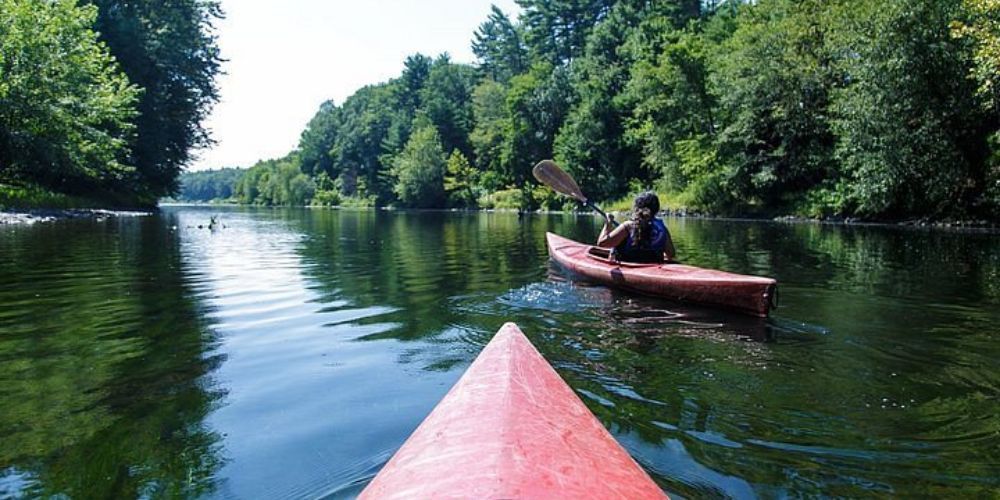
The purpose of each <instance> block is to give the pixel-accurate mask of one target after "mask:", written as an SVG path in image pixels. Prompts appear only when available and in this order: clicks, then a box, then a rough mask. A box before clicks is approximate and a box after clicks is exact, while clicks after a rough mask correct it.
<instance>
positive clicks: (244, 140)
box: [188, 0, 520, 170]
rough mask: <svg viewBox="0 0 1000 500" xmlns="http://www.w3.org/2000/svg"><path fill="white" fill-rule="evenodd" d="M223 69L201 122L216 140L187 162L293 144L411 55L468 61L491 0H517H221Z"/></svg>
mask: <svg viewBox="0 0 1000 500" xmlns="http://www.w3.org/2000/svg"><path fill="white" fill-rule="evenodd" d="M221 3H222V9H223V10H224V11H225V14H226V18H225V19H223V20H221V21H219V22H218V23H217V26H216V28H217V30H216V34H217V35H218V37H219V47H220V48H221V50H222V57H223V58H225V59H227V62H226V63H224V64H223V71H225V74H223V75H220V76H219V77H218V85H219V91H220V95H221V101H220V102H219V103H218V104H216V105H215V108H214V109H213V111H212V113H211V115H210V116H209V118H208V120H207V121H206V122H205V126H206V127H207V128H208V129H210V130H211V131H212V137H213V138H214V139H215V140H216V142H217V144H216V145H215V146H214V147H212V148H209V149H204V150H200V151H198V152H196V154H197V157H198V158H197V159H196V160H195V161H194V162H192V164H191V165H190V166H189V167H188V170H205V169H210V168H221V167H235V166H240V167H248V166H250V165H252V164H253V163H255V162H256V161H257V160H260V159H267V158H277V157H280V156H284V155H285V154H286V153H288V152H289V151H291V150H292V149H293V148H294V147H295V146H296V145H297V144H298V140H299V134H300V133H301V132H302V130H303V129H304V128H305V125H306V123H307V122H308V121H309V119H310V118H312V116H313V115H314V114H315V113H316V110H317V109H318V108H319V105H320V104H322V103H323V102H324V101H326V100H329V99H333V101H334V102H335V103H337V104H341V103H343V102H344V99H346V98H347V97H348V96H349V95H351V94H353V93H354V92H355V91H357V90H358V89H359V88H361V87H363V86H365V85H368V84H372V83H378V82H384V81H386V80H388V79H390V78H394V77H396V76H399V74H400V72H401V71H402V69H403V60H404V59H406V56H408V55H411V54H415V53H417V52H420V53H422V54H425V55H428V56H437V55H438V54H441V53H442V52H447V53H448V54H449V55H451V58H452V60H453V61H455V62H466V63H471V62H473V61H474V59H475V58H474V56H473V55H472V49H471V47H470V46H471V41H472V35H473V33H474V32H475V31H476V28H478V27H479V25H480V24H481V23H482V22H483V21H485V20H486V17H487V15H488V14H489V11H490V4H496V5H497V6H498V7H500V9H501V10H503V11H504V12H506V13H507V14H508V15H510V16H511V17H512V18H515V17H516V15H517V13H518V12H520V9H519V8H518V7H517V5H516V4H515V3H514V0H367V1H366V0H285V1H280V2H279V1H275V0H222V2H221Z"/></svg>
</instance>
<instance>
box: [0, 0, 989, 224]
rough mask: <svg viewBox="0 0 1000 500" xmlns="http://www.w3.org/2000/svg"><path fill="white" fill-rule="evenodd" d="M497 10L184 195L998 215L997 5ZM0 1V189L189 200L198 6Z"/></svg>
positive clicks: (527, 1) (201, 99) (426, 204)
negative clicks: (458, 49)
mask: <svg viewBox="0 0 1000 500" xmlns="http://www.w3.org/2000/svg"><path fill="white" fill-rule="evenodd" d="M517 3H518V4H519V6H520V7H521V13H520V14H519V15H518V16H517V18H516V19H512V18H510V17H509V16H507V15H506V14H505V13H504V12H502V11H501V10H500V9H498V8H495V7H494V8H493V9H492V11H491V13H490V14H489V16H488V17H487V18H486V19H485V20H484V21H483V22H482V24H481V25H480V26H479V28H478V29H477V30H476V32H475V34H474V36H473V39H472V40H471V41H470V43H471V45H472V49H473V52H474V54H475V56H476V61H475V63H474V64H471V65H470V64H461V63H457V62H454V61H452V60H451V58H450V57H449V56H448V55H447V54H441V55H437V56H433V57H432V56H427V55H423V54H414V55H412V56H409V57H407V58H406V60H405V61H404V64H403V69H402V71H401V74H400V75H399V76H397V77H396V78H393V79H391V80H389V81H386V82H381V83H373V84H371V85H368V86H366V87H363V88H361V89H359V90H358V91H357V92H355V93H354V94H353V95H351V96H350V97H348V98H347V99H345V100H344V101H343V102H341V103H335V102H332V101H331V102H326V103H324V104H323V105H321V106H320V108H319V109H318V110H317V112H316V114H315V116H314V117H313V118H312V119H311V120H310V121H309V123H308V124H306V125H305V129H304V130H303V131H302V133H301V138H300V141H299V144H298V146H297V147H296V148H295V149H294V150H293V151H290V152H289V153H288V154H287V155H286V156H284V157H282V158H274V159H266V160H262V161H260V162H259V163H257V164H256V165H253V166H251V167H250V168H249V169H247V170H246V172H245V173H244V174H243V175H235V176H234V175H233V173H232V172H226V173H221V174H218V175H219V178H218V179H215V178H213V175H212V174H199V176H200V177H198V179H199V180H198V181H197V182H195V184H200V185H202V186H205V185H207V184H212V185H215V184H227V185H228V186H229V187H226V188H222V187H220V188H219V189H216V188H213V190H216V191H218V192H223V191H225V190H226V189H228V190H230V192H231V196H230V197H229V199H231V200H234V201H238V202H240V203H247V204H263V205H306V204H311V205H338V206H395V207H414V208H470V209H475V208H518V209H528V210H530V209H537V208H545V209H555V208H570V207H567V205H566V201H565V200H564V199H560V198H558V197H556V196H555V195H553V194H552V193H551V192H550V191H549V190H547V189H545V188H543V187H541V186H539V185H538V184H537V183H536V182H535V181H534V180H533V179H532V178H531V176H530V169H531V167H532V166H533V165H534V164H535V162H537V161H538V160H540V159H544V158H554V159H555V160H556V161H557V162H558V163H559V164H560V165H562V166H563V167H564V168H565V169H566V170H567V171H568V172H570V173H571V174H572V175H573V176H574V177H575V178H576V179H577V180H578V182H579V183H580V185H581V187H582V188H583V190H584V192H585V193H587V194H588V196H590V197H591V198H593V199H595V200H601V201H605V202H609V203H611V204H612V205H613V206H620V205H623V204H627V200H628V198H629V196H630V195H631V194H633V193H635V192H637V191H639V190H644V189H655V190H657V191H658V192H659V193H660V194H661V197H662V198H663V201H664V203H663V204H664V205H665V206H667V207H671V208H674V209H677V208H684V209H687V210H695V211H701V212H705V213H713V214H719V215H744V216H768V215H777V214H796V215H802V216H807V217H820V218H826V217H853V218H865V219H903V218H912V217H920V218H935V219H950V218H955V219H972V218H976V219H993V220H996V219H997V218H998V217H1000V84H998V80H1000V0H884V1H870V0H829V1H818V0H759V1H755V2H745V1H739V0H728V1H702V0H671V1H648V0H618V1H614V0H547V1H543V0H518V2H517ZM0 9H2V15H0V22H2V23H4V26H3V27H2V29H0V46H2V47H3V49H4V50H3V51H2V53H0V72H2V73H3V84H2V86H0V102H2V103H3V104H4V105H3V106H0V153H2V154H0V184H19V183H20V184H24V183H31V184H35V185H40V186H43V187H45V188H48V189H52V190H55V191H59V192H67V193H69V194H81V193H88V194H89V193H95V192H97V193H105V195H106V196H105V197H106V198H109V199H131V200H138V201H142V202H145V203H150V202H152V201H153V200H155V199H156V198H158V197H163V196H167V195H170V194H173V193H175V192H176V189H177V188H178V187H180V188H181V189H180V191H179V193H178V194H177V195H178V197H179V198H180V199H203V198H201V197H203V196H205V194H204V193H205V192H207V191H204V190H202V192H201V194H195V193H194V191H192V190H188V189H187V188H186V187H187V186H190V185H192V182H191V179H194V177H186V176H181V178H180V183H179V186H178V182H177V181H178V174H179V172H180V171H181V170H182V168H183V166H184V165H186V164H187V163H188V161H189V159H190V157H191V151H192V150H193V149H194V148H197V147H204V146H207V145H209V144H210V143H211V142H210V138H209V136H208V134H207V133H206V131H205V130H204V129H203V128H202V127H201V125H200V123H201V119H202V118H204V116H205V114H206V113H207V111H208V110H209V109H210V106H211V104H212V103H213V102H215V100H217V98H218V96H217V92H216V89H215V87H214V80H213V77H214V75H215V74H216V73H217V72H218V69H219V64H220V60H219V55H218V50H217V48H216V44H215V39H214V38H213V35H212V31H211V26H212V22H213V21H214V20H215V19H217V18H218V17H219V16H220V15H221V13H220V12H219V10H218V6H217V5H216V4H215V3H214V2H208V1H204V0H184V1H179V2H169V3H164V4H161V3H158V2H149V3H147V2H140V3H131V2H124V1H121V0H117V1H115V0H94V1H91V2H79V3H77V2H71V1H59V2H49V1H45V0H0ZM157 23H160V24H162V26H158V24H157ZM40 26H45V27H47V28H46V29H42V28H40ZM168 28H169V29H168ZM58 33H61V35H58ZM70 49H72V50H70ZM57 53H66V54H69V56H67V57H57V56H56V55H55V54H57ZM146 68H156V71H147V70H146ZM43 103H58V105H43ZM80 110H86V112H85V113H82V112H80ZM159 110H171V113H159V112H157V111H159ZM206 183H207V184H206Z"/></svg>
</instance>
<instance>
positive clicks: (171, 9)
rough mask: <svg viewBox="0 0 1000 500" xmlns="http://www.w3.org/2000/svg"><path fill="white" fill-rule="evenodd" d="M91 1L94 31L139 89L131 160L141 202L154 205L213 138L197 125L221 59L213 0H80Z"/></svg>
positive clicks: (212, 97)
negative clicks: (194, 154) (150, 0)
mask: <svg viewBox="0 0 1000 500" xmlns="http://www.w3.org/2000/svg"><path fill="white" fill-rule="evenodd" d="M81 1H84V2H85V3H89V4H92V5H95V6H97V8H98V16H97V19H96V21H95V22H94V29H95V30H96V31H97V32H98V33H100V38H101V41H103V42H105V43H106V44H107V45H108V47H109V48H110V50H111V53H112V54H113V55H114V56H115V58H116V59H117V60H118V62H119V64H120V65H121V67H122V69H123V70H124V71H125V74H126V75H128V78H129V80H130V81H131V82H132V83H134V84H136V85H138V86H139V87H141V88H142V89H143V92H142V95H141V97H140V100H139V103H138V110H139V113H138V114H137V115H135V116H134V117H133V119H132V121H133V123H134V125H135V130H136V134H135V136H134V138H133V140H132V141H131V142H130V146H131V157H130V159H129V163H131V164H133V165H135V167H136V169H137V174H138V179H137V182H138V188H139V191H140V196H139V199H140V201H143V202H146V203H154V202H155V200H156V198H158V197H160V196H163V195H167V194H170V193H171V192H173V190H174V189H175V188H176V186H177V176H178V174H179V173H180V171H181V169H182V168H183V166H184V165H185V164H187V163H188V162H189V161H190V160H191V155H192V153H193V150H194V149H196V148H199V147H205V146H209V145H211V144H212V141H211V138H210V137H209V131H208V130H206V129H205V128H204V127H203V126H202V121H203V120H204V118H205V117H206V116H207V115H208V112H209V111H210V110H211V107H212V105H213V104H214V103H215V102H216V101H217V100H218V89H217V88H216V83H215V76H216V75H217V74H218V72H219V69H220V64H221V62H222V59H221V57H220V55H219V48H218V44H217V42H216V36H215V34H214V31H213V30H214V27H213V23H214V22H215V21H216V20H217V19H219V18H221V17H222V13H221V11H220V9H219V4H218V2H217V1H215V0H171V1H169V2H136V1H132V0H81Z"/></svg>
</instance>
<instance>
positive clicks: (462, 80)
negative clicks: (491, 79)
mask: <svg viewBox="0 0 1000 500" xmlns="http://www.w3.org/2000/svg"><path fill="white" fill-rule="evenodd" d="M475 85H476V72H475V70H474V69H473V68H471V67H470V66H468V65H463V64H453V63H452V62H451V60H450V59H449V58H448V55H447V54H443V55H441V56H440V57H438V58H437V59H435V60H434V63H433V65H432V66H431V70H430V73H429V74H428V75H427V80H426V82H425V84H424V87H423V88H422V89H421V99H420V100H421V109H422V110H423V112H424V113H425V114H426V115H427V117H428V118H430V120H431V122H432V123H433V124H434V126H435V128H437V130H438V133H439V134H440V135H441V144H442V146H443V147H444V150H445V151H451V150H453V149H458V150H459V151H461V152H462V154H463V155H471V154H472V147H471V145H470V144H469V133H470V132H471V131H472V119H473V118H472V91H473V89H474V87H475Z"/></svg>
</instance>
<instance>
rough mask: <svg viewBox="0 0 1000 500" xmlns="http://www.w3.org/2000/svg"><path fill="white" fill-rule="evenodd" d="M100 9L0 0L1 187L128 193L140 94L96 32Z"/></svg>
mask: <svg viewBox="0 0 1000 500" xmlns="http://www.w3.org/2000/svg"><path fill="white" fill-rule="evenodd" d="M96 16H97V9H95V8H94V7H92V6H82V7H78V6H76V4H75V3H74V2H72V1H68V0H64V1H58V2H51V1H46V0H0V182H7V183H15V184H37V185H40V186H44V187H46V188H48V189H52V190H55V191H59V192H63V193H70V194H89V195H93V194H94V193H95V191H103V192H109V191H112V190H118V191H123V192H124V191H127V190H129V189H131V188H132V184H131V183H132V180H133V175H134V169H133V168H132V167H131V166H130V165H129V162H128V152H129V149H128V143H129V140H130V138H131V137H132V132H133V130H134V127H133V126H132V125H131V120H132V119H134V117H135V116H136V113H135V107H134V106H135V103H136V99H137V97H138V95H139V91H138V89H136V88H135V86H133V85H130V84H129V82H128V80H127V79H126V78H125V76H124V75H123V74H121V73H120V72H118V71H117V66H116V65H115V63H114V61H113V59H112V57H111V56H110V55H109V54H108V52H107V50H106V49H105V48H104V47H103V46H101V45H100V44H99V43H98V41H97V35H96V34H95V33H94V32H93V31H92V30H91V26H92V25H93V23H94V19H95V18H96Z"/></svg>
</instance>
